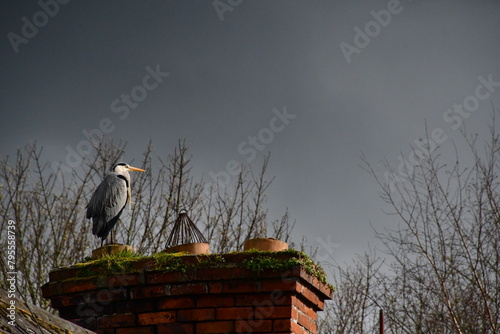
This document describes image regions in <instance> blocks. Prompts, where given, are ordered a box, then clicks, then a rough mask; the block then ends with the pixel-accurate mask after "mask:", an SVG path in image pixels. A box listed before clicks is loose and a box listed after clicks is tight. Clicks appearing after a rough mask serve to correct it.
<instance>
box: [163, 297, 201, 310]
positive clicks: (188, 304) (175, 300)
mask: <svg viewBox="0 0 500 334" xmlns="http://www.w3.org/2000/svg"><path fill="white" fill-rule="evenodd" d="M195 304H196V303H195V299H194V298H193V297H175V296H169V297H165V298H161V299H159V300H158V309H159V310H172V309H183V308H193V307H195Z"/></svg>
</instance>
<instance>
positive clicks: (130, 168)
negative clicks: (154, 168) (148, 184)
mask: <svg viewBox="0 0 500 334" xmlns="http://www.w3.org/2000/svg"><path fill="white" fill-rule="evenodd" d="M128 170H131V171H134V172H145V170H144V169H140V168H137V167H132V166H129V167H128Z"/></svg>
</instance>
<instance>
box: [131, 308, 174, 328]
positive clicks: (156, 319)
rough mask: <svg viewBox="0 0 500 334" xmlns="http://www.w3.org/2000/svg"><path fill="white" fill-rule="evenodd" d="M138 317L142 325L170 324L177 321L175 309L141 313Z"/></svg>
mask: <svg viewBox="0 0 500 334" xmlns="http://www.w3.org/2000/svg"><path fill="white" fill-rule="evenodd" d="M138 318H139V324H141V325H156V324H170V323H172V322H175V321H176V320H175V319H176V317H175V311H163V312H153V313H140V314H139V316H138Z"/></svg>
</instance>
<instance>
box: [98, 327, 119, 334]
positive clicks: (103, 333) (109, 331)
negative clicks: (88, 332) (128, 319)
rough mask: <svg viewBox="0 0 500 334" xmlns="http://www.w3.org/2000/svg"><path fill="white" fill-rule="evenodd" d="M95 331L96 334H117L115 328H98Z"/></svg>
mask: <svg viewBox="0 0 500 334" xmlns="http://www.w3.org/2000/svg"><path fill="white" fill-rule="evenodd" d="M94 332H95V333H96V334H116V329H114V328H105V329H96V330H95V331H94Z"/></svg>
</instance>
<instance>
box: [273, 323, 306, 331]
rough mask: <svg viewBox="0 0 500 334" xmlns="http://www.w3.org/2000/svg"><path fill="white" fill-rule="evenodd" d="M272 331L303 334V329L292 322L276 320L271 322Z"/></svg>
mask: <svg viewBox="0 0 500 334" xmlns="http://www.w3.org/2000/svg"><path fill="white" fill-rule="evenodd" d="M273 331H274V332H275V333H276V332H285V333H293V334H305V333H307V332H306V331H304V328H303V327H302V326H300V325H299V324H297V323H296V322H295V321H292V320H284V319H277V320H274V321H273Z"/></svg>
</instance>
